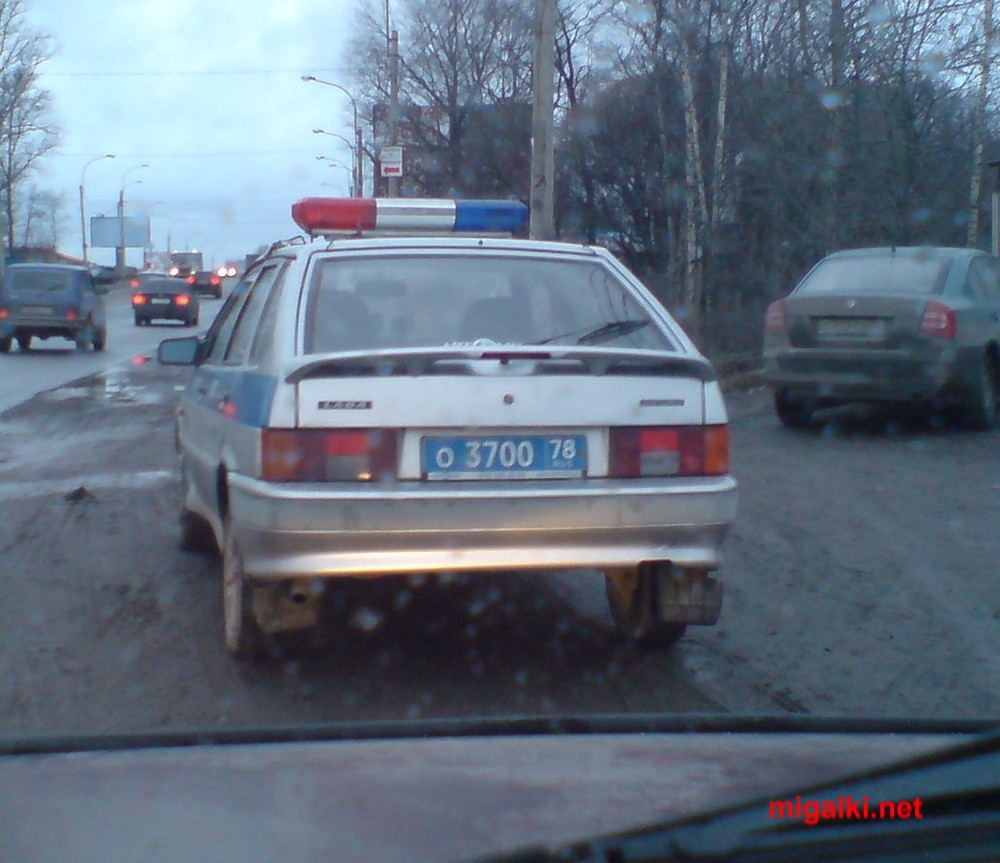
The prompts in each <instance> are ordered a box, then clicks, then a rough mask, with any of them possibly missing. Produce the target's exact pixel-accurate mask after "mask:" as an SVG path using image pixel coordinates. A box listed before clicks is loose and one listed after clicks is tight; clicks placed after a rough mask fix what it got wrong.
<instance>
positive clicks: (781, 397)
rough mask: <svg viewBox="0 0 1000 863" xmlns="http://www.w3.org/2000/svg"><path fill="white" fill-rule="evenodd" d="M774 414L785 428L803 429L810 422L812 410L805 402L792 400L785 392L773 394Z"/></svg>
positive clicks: (779, 391) (780, 391)
mask: <svg viewBox="0 0 1000 863" xmlns="http://www.w3.org/2000/svg"><path fill="white" fill-rule="evenodd" d="M774 412H775V413H776V414H777V415H778V420H779V421H780V422H781V424H782V425H783V426H785V428H790V429H793V428H794V429H798V428H805V427H806V426H808V425H809V423H810V421H811V420H812V410H811V409H810V408H809V407H808V406H807V405H806V402H805V400H803V399H797V398H793V397H792V396H790V395H789V394H788V393H787V392H785V390H778V391H777V392H776V393H775V394H774Z"/></svg>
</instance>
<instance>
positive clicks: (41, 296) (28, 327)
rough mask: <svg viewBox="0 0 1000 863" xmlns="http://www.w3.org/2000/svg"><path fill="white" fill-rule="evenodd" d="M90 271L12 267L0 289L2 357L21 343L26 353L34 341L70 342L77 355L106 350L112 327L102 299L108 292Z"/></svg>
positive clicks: (59, 266)
mask: <svg viewBox="0 0 1000 863" xmlns="http://www.w3.org/2000/svg"><path fill="white" fill-rule="evenodd" d="M103 282H104V280H103V279H102V280H101V281H99V280H97V279H95V278H94V275H93V273H92V272H91V270H90V268H88V267H80V266H71V265H67V264H12V265H10V266H9V267H7V270H6V272H5V274H4V278H3V282H2V284H0V353H7V352H8V351H9V350H10V346H11V343H12V341H13V340H14V339H16V340H17V344H18V347H19V348H20V349H21V350H22V351H27V350H30V349H31V341H32V339H34V338H39V339H49V338H54V337H60V338H65V339H72V340H73V341H75V342H76V346H77V348H78V349H79V350H86V348H87V347H90V346H92V347H93V348H94V350H95V351H102V350H104V346H105V345H106V344H107V341H108V324H107V317H106V315H105V310H104V300H103V299H102V295H104V294H106V293H107V292H108V289H107V287H106V286H105V284H104V283H103Z"/></svg>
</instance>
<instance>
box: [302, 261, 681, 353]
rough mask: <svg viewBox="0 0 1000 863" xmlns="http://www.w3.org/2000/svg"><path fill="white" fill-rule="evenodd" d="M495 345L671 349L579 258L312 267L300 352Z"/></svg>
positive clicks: (605, 274)
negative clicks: (302, 350) (567, 259)
mask: <svg viewBox="0 0 1000 863" xmlns="http://www.w3.org/2000/svg"><path fill="white" fill-rule="evenodd" d="M498 344H518V345H530V344H554V345H555V344H561V345H576V344H583V345H607V346H610V347H618V348H623V347H624V348H642V349H651V350H673V349H674V347H673V345H672V344H671V343H670V341H669V340H668V338H667V337H666V336H665V335H664V334H663V332H662V331H660V329H659V328H658V327H657V325H656V324H655V323H653V322H652V321H651V320H650V318H649V316H648V315H647V314H646V312H645V311H644V310H643V308H642V307H641V306H640V305H639V303H638V302H637V301H636V300H635V299H634V298H633V297H632V296H631V294H630V293H629V289H628V288H627V287H626V286H625V285H623V284H622V283H621V282H620V281H619V280H618V279H617V278H616V277H615V275H614V274H613V273H611V272H610V271H609V270H607V269H605V268H604V267H603V266H601V265H600V264H598V263H592V262H589V261H555V260H551V259H541V258H509V257H508V258H501V257H489V256H487V255H482V254H477V255H475V256H460V255H455V256H451V255H448V256H437V255H435V256H420V257H414V256H396V257H385V256H382V257H379V258H377V259H376V258H363V257H357V258H337V259H333V258H327V259H325V260H320V261H319V262H317V264H316V266H315V268H314V269H313V273H312V279H311V282H310V290H309V297H308V301H307V306H306V318H305V350H306V352H307V353H325V352H328V351H341V350H367V349H370V348H407V347H439V346H445V347H468V346H484V345H485V346H488V345H498Z"/></svg>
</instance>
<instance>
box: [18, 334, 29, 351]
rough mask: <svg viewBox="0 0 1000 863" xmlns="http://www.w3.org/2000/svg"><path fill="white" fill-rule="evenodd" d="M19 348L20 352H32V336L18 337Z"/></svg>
mask: <svg viewBox="0 0 1000 863" xmlns="http://www.w3.org/2000/svg"><path fill="white" fill-rule="evenodd" d="M17 346H18V348H19V349H20V350H22V351H24V352H25V353H27V352H28V351H30V350H31V336H18V337H17Z"/></svg>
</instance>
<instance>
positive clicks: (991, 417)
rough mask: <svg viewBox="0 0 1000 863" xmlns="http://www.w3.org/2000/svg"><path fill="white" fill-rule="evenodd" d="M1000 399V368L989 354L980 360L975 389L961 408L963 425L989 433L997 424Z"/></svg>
mask: <svg viewBox="0 0 1000 863" xmlns="http://www.w3.org/2000/svg"><path fill="white" fill-rule="evenodd" d="M998 398H1000V368H998V366H997V361H996V360H995V359H994V358H993V357H992V356H990V355H989V354H987V353H984V354H983V355H982V356H981V357H980V358H979V363H978V365H977V367H976V371H975V387H974V389H972V390H971V391H970V392H969V395H968V398H967V400H966V402H965V403H964V404H963V405H962V408H961V422H962V425H963V426H965V427H966V428H968V429H971V430H972V431H989V430H990V429H992V428H995V427H996V424H997V399H998Z"/></svg>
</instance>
